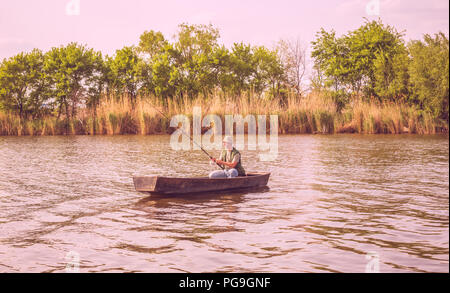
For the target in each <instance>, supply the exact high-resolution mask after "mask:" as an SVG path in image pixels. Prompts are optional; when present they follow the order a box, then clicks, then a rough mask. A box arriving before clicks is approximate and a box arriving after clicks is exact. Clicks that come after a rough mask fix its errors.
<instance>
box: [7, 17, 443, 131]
mask: <svg viewBox="0 0 450 293" xmlns="http://www.w3.org/2000/svg"><path fill="white" fill-rule="evenodd" d="M219 37H220V35H219V31H218V29H216V28H215V27H214V26H212V25H188V24H181V25H180V26H179V30H178V31H177V33H176V34H175V36H174V40H173V42H169V41H168V40H167V39H166V38H165V36H164V35H163V34H162V33H161V32H155V31H146V32H144V33H143V34H142V35H141V36H140V39H139V44H138V45H136V46H129V47H124V48H122V49H120V50H117V51H116V53H115V54H114V55H113V56H103V55H102V53H101V52H99V51H95V50H93V49H90V48H88V47H86V46H84V45H80V44H77V43H70V44H68V45H66V46H60V47H54V48H52V49H50V50H49V51H48V52H42V51H40V50H38V49H34V50H32V51H31V52H22V53H19V54H17V55H16V56H13V57H11V58H8V59H4V60H3V61H2V62H1V63H0V135H2V136H23V135H33V136H38V135H121V134H141V135H151V134H170V133H172V132H173V131H174V130H175V129H174V128H171V127H169V126H170V121H167V119H166V118H164V117H163V116H162V115H161V114H160V113H158V111H157V110H155V108H154V107H157V108H158V109H159V110H160V111H162V112H164V113H165V114H166V115H167V116H169V117H173V116H174V115H177V114H184V115H186V116H188V117H189V118H192V113H193V107H195V106H199V107H201V109H202V114H203V115H208V114H216V115H218V116H219V117H220V118H221V120H222V126H223V125H224V124H225V123H224V120H225V115H242V117H245V116H247V115H249V114H252V115H278V130H279V134H304V133H311V134H318V133H321V134H332V133H362V134H377V133H385V134H400V133H414V134H435V133H448V129H449V41H448V36H446V35H444V34H443V33H438V34H435V35H434V36H431V35H427V34H425V35H424V36H423V40H412V41H409V42H408V43H407V42H405V41H404V39H403V35H402V34H401V33H398V32H397V30H396V29H395V28H393V27H391V26H388V25H384V24H383V23H382V22H381V20H378V21H370V22H369V21H368V20H366V22H365V23H364V24H363V25H361V27H359V28H358V29H356V30H354V31H350V32H348V33H347V34H344V35H342V36H337V35H336V33H335V32H334V31H325V30H323V29H322V30H321V31H319V32H317V34H316V39H315V40H314V41H313V42H312V43H311V57H312V61H313V66H312V71H311V72H310V73H309V72H308V75H307V74H306V72H307V71H308V70H307V65H306V64H307V61H306V60H307V56H306V49H305V47H304V46H303V45H302V44H301V42H300V41H299V40H296V41H292V40H280V41H279V42H278V43H277V45H276V46H275V47H274V48H272V49H269V48H266V47H264V46H252V45H250V44H244V43H235V44H234V45H233V46H231V47H230V48H227V47H225V46H224V45H221V44H219V42H218V40H219ZM307 78H308V79H307ZM191 121H192V119H191ZM266 129H267V130H268V131H269V127H268V126H267V127H266Z"/></svg>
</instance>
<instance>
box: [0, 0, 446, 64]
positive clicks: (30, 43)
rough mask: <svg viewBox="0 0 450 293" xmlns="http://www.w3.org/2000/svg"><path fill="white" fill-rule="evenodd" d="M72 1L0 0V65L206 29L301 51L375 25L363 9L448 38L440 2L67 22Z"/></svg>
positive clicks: (383, 1) (89, 6)
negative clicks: (291, 44)
mask: <svg viewBox="0 0 450 293" xmlns="http://www.w3.org/2000/svg"><path fill="white" fill-rule="evenodd" d="M71 1H74V0H39V1H31V0H1V2H0V59H3V58H4V57H10V56H12V55H14V54H16V53H18V52H21V51H28V50H30V49H32V48H39V49H42V50H48V49H49V48H51V47H53V46H59V45H63V44H64V45H65V44H67V43H69V42H71V41H76V42H79V43H82V44H86V45H88V46H89V47H92V48H94V49H96V50H101V51H102V52H104V53H106V54H113V53H114V51H115V50H116V49H120V48H122V47H123V46H125V45H133V44H137V43H138V40H139V35H140V34H141V33H142V32H144V31H145V30H150V29H153V30H157V31H161V32H163V33H164V35H165V36H166V37H168V38H171V37H172V36H173V34H174V33H175V32H176V30H177V26H178V24H180V23H182V22H188V23H203V24H208V23H212V24H213V25H215V26H216V27H218V28H219V29H220V32H221V41H222V42H223V43H224V44H225V45H227V46H230V45H231V44H232V43H233V42H240V41H244V42H246V43H251V44H254V45H266V46H269V47H271V46H272V45H273V44H274V43H275V42H276V41H277V40H278V39H280V38H297V37H298V38H300V39H301V40H302V41H303V42H304V43H305V44H307V45H309V43H310V42H311V41H312V40H313V39H314V35H315V33H316V32H317V31H319V30H320V28H321V27H324V28H325V29H327V30H329V29H332V28H333V29H335V30H336V32H337V33H338V34H342V33H346V32H347V31H349V30H352V29H355V28H357V27H358V26H360V25H361V24H362V23H363V21H364V20H363V18H364V17H367V18H368V19H376V18H377V17H378V16H370V15H368V14H367V13H366V5H367V4H368V3H369V2H371V1H372V2H378V3H379V4H380V6H379V7H380V13H379V17H380V18H381V19H382V20H383V22H384V23H386V24H390V25H393V26H395V27H396V28H397V29H398V30H399V31H402V30H406V39H411V38H413V39H418V38H421V36H422V35H423V34H424V33H437V32H438V31H443V32H444V33H446V34H447V35H448V31H449V4H448V1H447V0H428V1H425V0H327V1H326V0H315V1H299V0H277V1H275V0H272V1H266V0H240V1H236V0H226V1H223V0H222V1H217V0H198V1H194V0H192V1H181V0H166V1H144V0H79V1H80V15H78V16H68V15H67V14H66V5H67V3H69V2H71Z"/></svg>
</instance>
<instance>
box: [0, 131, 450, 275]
mask: <svg viewBox="0 0 450 293" xmlns="http://www.w3.org/2000/svg"><path fill="white" fill-rule="evenodd" d="M242 153H243V157H244V166H245V168H246V170H248V171H252V170H255V171H269V172H271V173H272V175H271V178H270V180H269V188H263V189H258V190H247V191H241V192H232V193H230V192H221V193H218V194H199V195H186V196H183V197H176V196H175V197H174V196H172V197H159V198H156V197H149V196H148V194H145V193H138V192H136V191H134V187H133V182H132V176H133V175H152V174H158V175H165V176H204V175H206V174H207V173H208V172H209V171H211V170H213V169H212V167H210V166H209V164H208V160H207V158H206V156H204V154H203V153H201V151H178V152H176V151H172V150H171V149H170V148H169V136H146V137H144V136H114V137H87V136H75V137H0V210H1V213H0V272H63V271H64V269H65V267H66V263H67V258H66V255H67V254H68V253H69V252H71V251H73V252H76V253H77V254H79V256H80V271H81V272H248V271H250V272H262V271H264V272H284V271H286V272H364V271H365V268H366V264H367V259H366V255H367V253H369V252H375V253H376V254H377V255H378V256H379V262H380V271H381V272H405V271H410V272H430V271H431V272H448V255H449V251H448V247H449V244H448V233H449V231H448V226H449V217H448V216H449V209H448V205H449V201H448V197H449V185H448V179H449V178H448V174H449V171H448V167H449V148H448V136H419V135H399V136H394V135H391V136H383V135H376V136H372V135H366V136H362V135H330V136H312V135H309V136H307V135H306V136H302V135H296V136H280V137H279V156H278V159H277V160H276V161H274V162H260V161H259V160H258V153H257V152H255V151H245V150H244V151H243V152H242Z"/></svg>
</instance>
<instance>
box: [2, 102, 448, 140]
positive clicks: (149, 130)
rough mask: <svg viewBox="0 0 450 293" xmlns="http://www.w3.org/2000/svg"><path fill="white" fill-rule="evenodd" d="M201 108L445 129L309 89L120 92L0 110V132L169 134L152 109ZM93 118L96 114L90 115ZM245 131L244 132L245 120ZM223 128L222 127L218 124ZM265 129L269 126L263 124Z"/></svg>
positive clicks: (284, 123) (287, 124)
mask: <svg viewBox="0 0 450 293" xmlns="http://www.w3.org/2000/svg"><path fill="white" fill-rule="evenodd" d="M195 106H198V107H201V109H202V114H203V117H204V116H205V115H207V114H216V115H218V116H219V117H220V118H221V120H222V127H224V125H225V121H224V117H225V115H235V114H239V115H242V116H243V118H245V116H247V115H248V114H251V115H255V116H256V115H267V117H268V115H278V133H279V134H334V133H359V134H401V133H413V134H436V133H448V124H447V123H446V122H445V121H439V120H436V119H435V118H433V117H432V116H431V115H430V114H427V113H426V112H425V113H424V112H420V111H418V110H417V109H415V108H414V107H412V106H410V105H407V104H402V103H393V102H391V103H374V102H367V101H364V100H362V99H356V98H355V99H352V103H351V106H350V107H347V108H346V109H344V110H342V111H341V112H338V111H337V109H336V105H335V103H334V102H333V99H332V97H330V96H327V95H326V94H324V93H310V94H309V95H308V96H307V97H304V98H300V99H299V98H298V97H296V96H295V95H292V96H289V97H288V99H287V105H286V106H280V105H279V103H278V102H277V101H274V100H270V99H262V98H261V97H259V96H252V95H251V94H249V95H243V96H240V97H239V99H238V98H234V99H232V98H227V97H224V96H223V95H222V96H221V95H214V96H211V97H206V98H205V97H198V98H197V99H195V100H190V99H187V98H185V99H184V100H182V101H179V100H172V99H166V100H165V101H162V100H161V99H160V98H157V97H153V96H152V97H137V98H136V102H135V103H134V105H132V104H131V102H130V99H129V98H127V97H122V98H120V99H116V98H104V99H102V102H101V103H100V104H99V105H98V107H97V109H96V114H94V113H93V112H92V110H91V109H89V108H84V109H80V110H79V111H78V113H77V116H76V117H74V118H73V119H72V118H69V119H60V120H58V118H57V117H52V116H49V117H44V118H41V119H27V120H22V121H21V120H20V117H19V116H18V115H15V114H13V113H7V114H6V113H2V112H0V135H4V136H11V135H12V136H22V135H34V136H40V135H124V134H139V135H152V134H171V133H172V132H173V131H174V130H175V128H172V127H170V126H169V125H170V121H168V120H167V119H166V118H164V117H163V116H162V115H161V114H160V113H158V111H157V110H156V109H155V108H154V107H157V108H158V109H159V110H162V111H163V112H164V113H166V115H168V116H169V117H172V116H174V115H177V114H185V115H187V116H188V117H189V118H190V121H191V123H192V113H193V107H195ZM94 117H95V119H94ZM244 126H245V133H247V124H245V125H244ZM222 130H223V131H224V129H222ZM267 131H269V128H267Z"/></svg>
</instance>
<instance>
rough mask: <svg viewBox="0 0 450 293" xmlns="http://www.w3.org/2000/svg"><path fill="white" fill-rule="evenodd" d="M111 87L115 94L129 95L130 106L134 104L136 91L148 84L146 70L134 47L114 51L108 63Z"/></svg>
mask: <svg viewBox="0 0 450 293" xmlns="http://www.w3.org/2000/svg"><path fill="white" fill-rule="evenodd" d="M108 66H109V68H110V70H111V78H112V85H113V87H114V89H115V90H116V93H117V94H119V95H120V94H123V93H126V94H128V95H129V97H130V100H131V103H132V105H134V104H135V102H136V97H137V94H138V91H139V90H140V89H141V88H142V87H143V86H144V85H146V84H148V82H149V77H148V72H147V71H146V70H147V69H148V68H147V67H146V66H145V64H144V61H143V60H142V59H141V58H139V56H138V54H137V50H136V48H135V47H123V48H122V49H120V50H117V51H116V54H115V56H114V57H113V58H110V59H109V61H108Z"/></svg>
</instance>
